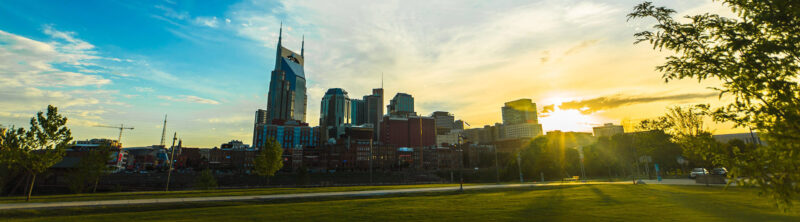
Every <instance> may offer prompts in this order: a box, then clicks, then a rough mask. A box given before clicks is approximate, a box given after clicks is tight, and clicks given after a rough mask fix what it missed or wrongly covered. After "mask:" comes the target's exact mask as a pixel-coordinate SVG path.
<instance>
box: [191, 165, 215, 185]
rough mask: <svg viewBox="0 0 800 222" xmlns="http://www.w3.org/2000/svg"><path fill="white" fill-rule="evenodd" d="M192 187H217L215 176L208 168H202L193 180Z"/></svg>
mask: <svg viewBox="0 0 800 222" xmlns="http://www.w3.org/2000/svg"><path fill="white" fill-rule="evenodd" d="M194 187H196V188H200V189H203V190H210V189H214V188H217V178H214V174H213V173H212V172H211V170H209V169H208V168H206V169H204V170H203V171H202V172H200V176H199V177H197V179H196V180H195V182H194Z"/></svg>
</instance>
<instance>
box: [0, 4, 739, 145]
mask: <svg viewBox="0 0 800 222" xmlns="http://www.w3.org/2000/svg"><path fill="white" fill-rule="evenodd" d="M637 3H639V1H627V0H620V1H572V0H570V1H491V2H489V1H475V2H452V1H379V2H377V1H302V2H299V1H291V2H278V1H216V0H207V1H180V0H157V1H156V0H154V1H79V2H75V1H37V0H25V1H15V0H0V77H2V79H0V96H2V97H3V100H0V124H3V125H7V126H8V125H16V126H25V125H26V124H27V120H28V118H30V116H32V115H33V114H34V113H35V112H36V111H39V110H42V109H44V108H45V107H46V106H47V105H48V104H53V105H56V106H58V107H60V109H61V111H62V112H64V113H65V114H66V115H67V116H68V117H69V118H70V123H69V124H70V127H71V128H72V129H73V134H74V136H75V138H76V139H89V138H97V137H106V138H115V137H116V135H117V133H118V131H116V130H114V129H107V128H97V127H92V126H94V125H118V124H125V125H130V126H133V127H135V128H136V129H135V130H133V131H126V132H125V135H123V143H124V144H125V146H126V147H127V146H145V145H150V144H157V143H158V142H159V140H160V135H161V124H162V121H163V118H164V115H165V114H168V115H169V123H168V126H167V131H168V134H169V135H171V134H172V132H177V133H178V135H179V137H181V138H183V140H184V144H187V145H189V146H199V147H213V146H218V145H219V144H221V143H223V142H226V141H229V140H231V139H237V140H243V141H245V143H249V142H250V141H251V134H252V124H253V113H254V111H255V109H257V108H264V107H265V106H266V96H265V94H266V88H267V85H268V82H267V81H268V75H269V73H270V71H271V68H272V67H273V66H274V63H273V61H274V55H275V53H274V50H275V43H276V41H277V31H278V27H279V24H280V23H281V21H282V22H283V23H284V44H285V45H286V46H287V47H289V48H290V49H293V50H297V51H299V50H300V39H301V37H302V36H303V35H305V39H306V44H305V45H306V73H307V78H308V88H309V91H308V94H309V100H308V103H309V107H308V110H309V115H308V121H309V122H310V123H311V124H312V125H316V124H317V122H318V120H317V118H318V113H319V100H320V98H321V97H322V94H323V93H324V91H325V90H326V89H327V88H332V87H341V88H344V89H345V90H347V91H348V92H349V93H350V96H351V97H361V96H363V95H365V94H367V93H369V91H370V90H371V88H375V87H378V86H379V85H380V76H381V73H382V72H383V73H384V74H385V78H386V80H385V82H386V83H385V86H386V87H385V88H386V91H387V98H386V99H387V100H388V99H390V97H391V96H393V95H394V93H396V92H406V93H410V94H412V95H414V96H415V98H416V102H417V104H416V106H417V111H418V112H420V113H423V114H429V113H430V112H433V111H436V110H446V111H451V112H453V113H455V115H456V118H461V119H464V120H466V121H467V122H469V123H471V124H472V125H483V124H492V123H494V122H497V121H500V108H499V107H500V106H502V103H503V102H505V101H510V100H514V99H517V98H533V99H534V101H536V102H537V103H538V104H539V105H540V107H542V106H544V105H550V104H556V105H557V104H559V103H561V102H566V101H580V100H588V99H592V98H596V97H598V96H608V97H621V98H630V97H637V96H650V97H653V96H656V95H665V94H666V95H683V94H691V93H695V94H697V93H699V94H703V93H708V92H710V91H709V90H708V89H707V87H708V86H710V85H709V84H708V83H704V84H698V83H697V82H695V81H678V82H675V83H670V84H668V85H667V84H664V83H663V81H661V80H660V74H659V73H657V72H655V71H654V70H653V67H654V66H655V65H657V64H658V63H659V62H661V61H663V60H662V58H663V57H664V56H665V55H666V54H663V53H657V52H653V51H652V50H651V49H650V48H649V47H648V46H646V45H637V46H634V45H633V44H632V42H633V37H632V34H633V33H634V32H636V31H638V30H641V29H643V28H647V27H648V26H649V25H651V23H648V22H647V21H634V22H626V21H625V14H626V13H628V12H629V11H630V9H631V8H632V7H633V6H634V5H635V4H637ZM656 4H660V5H668V6H670V7H672V8H675V9H678V11H679V12H682V13H689V14H692V13H695V14H696V13H700V12H706V11H711V12H719V13H723V14H725V13H729V11H726V10H725V9H724V8H723V7H720V6H719V5H718V4H717V3H712V2H709V1H693V0H678V1H656ZM671 98H674V97H671ZM699 102H703V103H712V104H714V103H717V102H718V101H714V100H712V99H711V98H710V97H692V98H687V99H681V100H675V99H665V100H656V101H654V102H648V103H625V104H622V105H620V106H617V107H607V108H604V109H603V110H600V111H598V112H596V113H591V114H589V115H585V116H582V117H581V118H577V119H576V118H572V119H570V120H575V121H578V122H569V123H567V122H565V121H564V120H563V119H558V118H556V117H557V116H558V115H556V114H557V113H556V114H553V116H552V117H549V116H544V117H543V121H542V122H544V123H545V126H544V128H545V129H563V130H579V131H586V130H589V129H591V126H592V125H597V124H600V123H602V122H617V123H618V122H620V121H622V120H624V119H634V120H635V119H641V118H649V117H653V116H656V115H659V114H661V113H663V111H664V107H665V106H668V105H681V104H689V103H699ZM584 117H585V118H584ZM548 121H549V122H548ZM717 128H718V129H716V128H715V130H717V131H719V132H728V131H730V129H728V128H725V127H717Z"/></svg>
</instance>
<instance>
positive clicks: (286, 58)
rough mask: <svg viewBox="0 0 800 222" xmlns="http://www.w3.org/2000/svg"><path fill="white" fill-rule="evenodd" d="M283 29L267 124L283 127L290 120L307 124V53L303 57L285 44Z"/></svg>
mask: <svg viewBox="0 0 800 222" xmlns="http://www.w3.org/2000/svg"><path fill="white" fill-rule="evenodd" d="M282 34H283V27H281V29H280V31H279V34H278V47H277V53H276V55H275V70H273V71H272V75H271V77H270V82H269V93H268V94H267V123H269V124H276V123H277V124H283V123H285V122H287V121H297V122H300V123H305V122H306V107H307V102H308V96H307V95H306V76H305V72H304V71H303V54H304V53H303V52H304V47H303V45H304V44H305V40H304V41H303V43H302V44H303V45H301V47H300V54H299V55H298V54H297V53H295V52H293V51H291V50H289V49H287V48H284V47H283V45H281V37H282Z"/></svg>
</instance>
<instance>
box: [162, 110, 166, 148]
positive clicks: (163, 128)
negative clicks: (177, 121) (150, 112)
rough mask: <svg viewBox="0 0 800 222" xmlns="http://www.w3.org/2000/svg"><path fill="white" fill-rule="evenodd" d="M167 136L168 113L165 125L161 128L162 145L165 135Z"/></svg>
mask: <svg viewBox="0 0 800 222" xmlns="http://www.w3.org/2000/svg"><path fill="white" fill-rule="evenodd" d="M166 136H167V114H164V127H162V128H161V146H162V147H163V146H164V137H166Z"/></svg>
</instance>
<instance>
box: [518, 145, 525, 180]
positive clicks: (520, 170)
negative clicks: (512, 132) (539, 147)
mask: <svg viewBox="0 0 800 222" xmlns="http://www.w3.org/2000/svg"><path fill="white" fill-rule="evenodd" d="M517 169H519V183H525V181H524V180H522V151H519V152H517Z"/></svg>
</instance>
